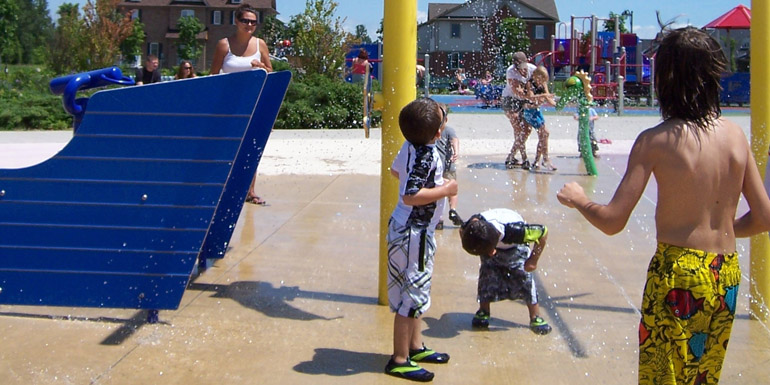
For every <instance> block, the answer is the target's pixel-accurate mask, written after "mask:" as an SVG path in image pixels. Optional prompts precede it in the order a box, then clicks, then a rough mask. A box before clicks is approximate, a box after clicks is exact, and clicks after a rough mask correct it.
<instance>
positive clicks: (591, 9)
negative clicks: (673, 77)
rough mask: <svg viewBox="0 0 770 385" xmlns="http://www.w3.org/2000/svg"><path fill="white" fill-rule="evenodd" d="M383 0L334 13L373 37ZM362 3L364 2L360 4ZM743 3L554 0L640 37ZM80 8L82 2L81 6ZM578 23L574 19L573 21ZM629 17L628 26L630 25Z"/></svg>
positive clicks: (288, 2)
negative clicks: (622, 17) (611, 18)
mask: <svg viewBox="0 0 770 385" xmlns="http://www.w3.org/2000/svg"><path fill="white" fill-rule="evenodd" d="M385 1H386V0H381V1H380V0H336V2H337V4H338V5H337V13H336V16H339V17H340V18H344V19H346V20H345V23H344V28H345V29H346V30H348V31H350V32H354V31H355V28H356V25H359V24H363V25H364V26H365V27H366V29H367V31H368V33H369V36H371V37H373V38H375V37H376V34H377V33H376V32H377V29H378V28H379V26H380V20H382V14H383V4H384V2H385ZM64 2H68V3H78V4H85V2H86V1H85V0H48V6H49V9H50V10H51V14H52V17H55V15H54V14H55V13H56V10H57V9H58V8H59V5H61V4H62V3H64ZM432 2H436V3H464V2H465V0H436V1H432ZM428 3H429V0H417V21H419V22H423V21H425V20H426V19H427V16H428ZM305 4H306V1H305V0H276V7H277V8H278V9H277V10H278V12H279V16H278V18H279V19H280V20H282V21H284V22H288V21H289V20H290V19H291V17H292V16H294V15H296V14H299V13H302V12H303V11H304V9H305ZM363 4H365V5H366V6H362V5H363ZM739 4H743V5H745V6H747V7H749V8H750V7H751V2H750V1H748V0H744V1H740V0H676V1H674V0H636V1H630V0H611V1H610V0H556V9H557V10H558V12H559V18H560V19H561V21H562V22H565V23H569V22H570V16H591V15H592V14H594V15H596V16H598V17H605V18H606V17H607V16H608V15H609V13H610V12H615V13H621V12H623V11H624V10H629V11H632V12H633V24H634V32H636V33H637V35H639V37H640V38H642V39H652V38H654V37H655V33H656V32H658V31H659V30H660V28H659V27H658V22H657V20H656V18H655V11H656V10H659V11H660V13H661V19H662V20H663V21H664V22H666V21H669V20H672V19H676V21H677V24H675V26H684V25H688V24H689V25H693V26H696V27H702V26H703V25H705V24H707V23H708V22H710V21H712V20H714V19H716V18H717V17H719V16H721V15H722V14H724V13H725V12H727V11H729V10H730V9H732V8H734V7H735V6H737V5H739ZM81 9H82V6H81ZM576 24H577V23H576ZM629 24H630V20H629V23H628V24H627V27H630V25H629ZM578 29H581V27H580V26H578Z"/></svg>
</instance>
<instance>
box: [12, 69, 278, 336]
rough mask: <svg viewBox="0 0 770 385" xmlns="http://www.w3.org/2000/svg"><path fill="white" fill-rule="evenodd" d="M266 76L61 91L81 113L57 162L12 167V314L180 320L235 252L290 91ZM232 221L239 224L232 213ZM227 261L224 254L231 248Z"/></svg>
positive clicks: (64, 81)
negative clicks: (92, 312)
mask: <svg viewBox="0 0 770 385" xmlns="http://www.w3.org/2000/svg"><path fill="white" fill-rule="evenodd" d="M290 77H291V74H290V73H289V72H282V73H273V74H270V75H268V74H267V73H266V72H265V71H263V70H255V71H246V72H239V73H233V74H226V75H216V76H206V77H199V78H194V79H187V80H179V81H173V82H163V83H155V84H151V85H145V86H140V87H125V88H118V89H111V90H103V91H100V92H97V93H95V94H94V95H93V96H92V97H91V98H90V99H74V97H73V95H74V92H76V91H77V89H85V88H91V87H98V86H102V85H105V84H112V83H115V81H116V80H117V81H118V82H117V84H128V82H127V81H125V79H124V78H123V77H122V74H121V73H120V70H119V69H117V68H109V69H105V70H100V71H92V72H88V73H85V74H78V75H73V76H68V77H65V78H59V79H54V81H52V82H51V89H52V90H53V91H54V92H56V93H64V94H65V100H64V102H65V105H66V107H65V109H67V111H73V112H75V113H78V114H80V115H81V118H82V119H80V122H79V126H78V129H77V131H75V133H74V136H73V138H72V140H71V141H70V142H69V143H68V144H67V145H66V146H65V147H64V148H63V149H62V150H61V151H60V152H59V153H58V154H56V155H54V156H53V157H52V158H51V159H48V160H46V161H44V162H43V163H40V164H38V165H35V166H31V167H27V168H22V169H0V255H1V256H2V258H0V303H2V304H18V305H47V306H82V307H110V308H135V309H149V310H150V313H149V316H148V320H149V321H150V322H153V321H156V320H157V311H158V310H159V309H176V308H177V307H178V306H179V303H180V301H181V298H182V294H183V293H184V290H185V287H186V286H187V283H188V282H189V280H190V276H191V274H192V273H193V271H194V268H195V264H196V261H197V260H198V258H199V257H200V256H202V255H205V253H203V252H202V249H203V246H204V244H205V245H211V246H212V247H214V248H216V247H220V248H222V247H223V246H224V247H226V242H227V241H229V239H230V235H232V229H231V228H230V229H229V231H226V229H223V227H225V228H226V227H227V226H228V224H230V223H232V225H234V224H235V220H237V216H238V213H240V209H241V207H242V205H243V200H244V197H245V195H246V190H247V189H248V185H249V183H250V180H251V178H252V176H253V175H254V173H255V172H256V168H257V165H258V163H259V159H260V157H261V153H262V149H264V147H265V144H266V142H267V139H268V136H269V135H270V128H271V127H272V124H273V121H274V119H275V116H276V114H277V110H278V108H279V107H280V105H281V101H282V100H283V95H284V94H285V92H286V86H287V85H288V81H289V79H290ZM229 213H234V214H231V215H227V214H229ZM222 250H223V249H222Z"/></svg>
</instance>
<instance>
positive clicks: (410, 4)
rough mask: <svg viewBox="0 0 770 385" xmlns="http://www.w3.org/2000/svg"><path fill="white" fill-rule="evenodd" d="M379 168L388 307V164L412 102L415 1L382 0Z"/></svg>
mask: <svg viewBox="0 0 770 385" xmlns="http://www.w3.org/2000/svg"><path fill="white" fill-rule="evenodd" d="M383 1H384V3H385V12H384V19H383V25H382V27H383V31H382V41H383V55H382V68H383V74H382V95H383V97H384V100H385V105H384V108H383V111H382V165H381V166H380V167H381V177H380V272H379V290H378V299H379V303H380V304H381V305H387V304H388V287H387V278H388V277H387V274H388V242H387V239H386V238H387V234H388V219H389V218H390V214H391V212H392V211H393V208H395V207H396V203H397V202H398V180H396V178H394V177H392V176H391V175H390V164H391V163H392V162H393V158H395V157H396V153H397V152H398V150H399V149H400V148H401V144H403V142H404V136H403V135H401V130H400V128H399V126H398V114H399V112H401V108H403V107H404V106H405V105H407V104H408V103H409V102H411V101H412V100H414V99H415V95H416V92H417V91H416V88H415V81H416V77H415V68H416V66H417V0H383Z"/></svg>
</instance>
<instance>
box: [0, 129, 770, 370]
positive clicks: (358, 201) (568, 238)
mask: <svg viewBox="0 0 770 385" xmlns="http://www.w3.org/2000/svg"><path fill="white" fill-rule="evenodd" d="M453 118H454V117H453ZM468 119H470V120H469V123H468V124H467V125H465V123H463V122H464V121H463V119H457V120H456V123H457V125H458V126H459V132H458V134H459V135H461V138H462V137H463V135H464V137H465V138H469V140H466V141H465V142H463V143H464V145H465V146H466V148H467V149H468V150H469V151H467V155H465V156H463V157H461V159H460V161H459V163H458V166H459V167H458V183H459V184H460V186H461V190H460V195H459V206H458V211H459V213H460V215H461V216H463V217H467V216H469V215H471V214H473V213H476V212H479V211H481V210H485V209H487V208H492V207H508V208H513V209H515V210H517V211H519V212H520V213H521V214H522V215H523V216H524V218H525V219H526V220H528V221H531V222H538V223H544V224H547V225H548V226H549V229H550V235H549V240H548V246H547V248H546V250H545V252H544V254H543V256H542V257H541V259H540V264H539V266H538V270H537V272H536V274H537V282H538V289H539V295H540V299H541V302H540V304H541V308H542V313H543V316H544V318H545V319H546V321H548V322H549V323H550V324H551V325H552V326H553V332H552V333H551V334H549V335H546V336H539V335H535V334H533V333H532V332H531V331H530V330H529V329H528V320H527V310H526V307H525V306H524V304H522V303H520V302H510V301H506V302H499V303H494V304H492V318H491V320H490V324H491V326H490V329H489V330H488V331H474V330H473V329H472V328H471V319H472V317H473V314H474V312H475V311H476V309H477V303H476V301H475V297H476V279H477V277H478V259H477V258H475V257H472V256H470V255H468V254H466V253H465V252H464V251H463V250H462V248H461V247H460V240H459V235H458V233H457V231H456V228H455V227H452V226H451V225H449V224H447V226H446V227H445V229H444V230H442V231H438V232H437V237H436V240H437V245H438V251H437V254H436V265H435V266H436V267H435V274H434V280H433V292H432V298H433V306H432V307H431V308H430V310H429V311H428V312H427V313H426V314H425V316H424V317H423V321H424V323H423V336H424V340H425V343H426V344H427V345H428V346H430V347H432V348H434V349H437V350H439V351H445V352H447V353H449V354H450V355H451V356H452V358H451V360H450V362H449V363H448V364H446V365H435V364H425V366H426V367H427V368H428V369H429V370H432V371H435V372H436V379H435V380H434V382H435V383H438V384H468V383H471V384H477V383H495V384H498V383H515V384H537V383H543V384H632V383H635V382H636V365H637V335H638V328H637V325H638V321H639V310H638V307H639V305H640V303H641V291H642V288H643V284H644V275H645V271H646V268H647V264H648V262H649V259H650V257H651V256H652V254H653V252H654V247H655V229H654V202H655V186H654V181H653V182H651V185H650V186H648V189H647V191H646V192H645V194H644V196H643V198H642V199H641V200H640V202H639V204H638V206H637V207H636V209H635V211H634V213H633V216H632V217H631V219H630V220H629V223H628V226H627V227H626V229H625V230H624V231H623V232H621V233H620V234H618V235H615V236H612V237H609V236H606V235H604V234H602V233H601V232H600V231H598V230H596V229H595V228H593V227H592V226H590V225H589V224H588V223H587V222H586V221H585V220H583V219H582V217H580V216H579V214H578V213H577V212H576V211H574V210H568V209H566V208H563V207H562V206H561V205H559V204H558V202H557V200H556V195H555V193H556V191H557V190H558V189H559V188H560V187H561V186H562V184H563V183H565V182H567V181H572V180H576V181H578V182H580V183H581V184H582V185H583V186H584V187H585V188H586V190H588V191H591V192H592V195H593V197H594V199H596V200H598V201H607V200H609V199H610V198H611V195H612V193H613V192H614V189H615V187H616V186H617V184H618V182H619V180H620V178H621V176H622V174H623V171H624V169H625V163H626V160H627V156H626V155H625V154H623V153H622V151H619V153H611V152H610V153H608V154H605V155H603V156H602V158H601V159H600V160H599V161H598V162H597V166H598V170H599V177H589V176H584V175H582V174H583V172H584V171H583V169H582V166H581V165H580V160H579V159H578V158H576V157H575V156H574V154H572V153H569V152H566V151H565V152H563V153H554V164H555V165H556V166H557V167H558V168H559V170H558V171H557V172H556V173H554V174H546V173H531V172H527V171H523V170H506V169H505V168H504V167H503V163H502V162H503V160H504V156H500V155H499V154H498V153H496V152H495V151H489V152H490V153H486V154H485V153H484V152H485V151H484V150H483V148H485V147H481V148H482V150H471V147H473V146H474V144H473V143H474V142H473V141H472V140H470V138H471V137H472V136H477V137H478V138H477V139H478V140H484V135H482V133H475V134H476V135H473V134H474V132H472V131H470V129H469V128H468V127H470V125H471V123H473V122H475V120H472V119H471V118H468ZM473 124H476V123H473ZM282 135H285V134H282ZM554 136H557V135H556V134H554ZM570 137H571V135H570ZM280 138H281V135H278V136H277V137H276V140H279V139H280ZM557 139H558V137H557ZM271 140H273V139H271ZM565 140H566V139H565ZM617 140H625V139H624V138H617V139H616V141H617ZM318 143H325V142H322V141H321V142H318ZM506 143H507V144H506V146H509V145H510V142H507V141H506ZM275 145H276V146H277V145H278V143H277V142H276V144H275ZM319 145H320V144H319ZM324 145H325V144H324ZM269 146H270V144H269ZM530 148H532V149H534V146H532V147H530ZM608 152H609V151H608ZM268 153H269V151H268V152H266V155H265V156H266V157H267V156H268V155H269V154H268ZM373 157H375V156H373ZM257 191H258V192H259V193H260V195H262V196H263V197H265V199H266V200H268V202H269V203H270V205H269V206H267V207H262V206H254V205H247V206H246V207H245V208H244V210H243V212H242V215H241V218H240V221H239V223H238V225H237V228H236V232H235V235H234V239H233V242H232V244H231V249H230V250H229V251H228V253H227V254H226V256H225V258H224V259H222V260H218V261H216V262H214V263H213V265H212V266H211V267H210V268H208V269H207V270H205V271H201V272H199V274H196V275H195V276H194V277H193V279H192V281H191V283H190V285H189V287H188V289H187V291H186V292H185V295H184V297H183V299H182V303H181V305H180V307H179V309H178V310H175V311H161V312H160V322H159V323H156V324H147V323H146V322H145V317H146V313H145V312H144V311H135V310H125V309H87V308H55V307H28V306H0V383H3V384H70V383H71V384H88V383H94V384H138V383H143V384H185V385H193V384H222V383H227V384H303V383H305V384H341V383H343V384H405V383H407V381H405V380H400V379H395V378H392V377H389V376H386V375H384V374H382V371H383V367H384V365H385V363H386V362H387V360H388V356H389V354H390V353H391V350H392V342H391V341H392V339H391V338H392V325H393V316H392V314H391V313H390V312H389V310H388V308H387V306H381V305H378V298H377V287H378V286H377V277H378V258H379V255H378V254H379V249H378V236H379V177H378V176H376V175H367V174H365V173H326V172H324V173H320V174H319V175H299V174H274V173H271V172H270V171H269V170H264V173H262V171H261V173H260V175H259V177H258V178H257ZM738 251H739V252H740V253H741V267H742V269H743V276H744V279H743V281H742V285H741V286H742V287H741V291H740V294H739V298H738V305H737V319H736V321H735V325H734V329H733V333H732V338H731V342H730V347H729V349H728V353H727V357H726V360H725V366H724V369H723V371H722V381H721V383H722V384H759V383H766V382H767V379H768V378H770V331H769V330H768V328H767V326H766V325H763V324H762V323H760V322H758V321H756V320H751V319H750V317H749V314H748V302H749V298H748V287H749V285H748V283H749V282H748V279H749V277H748V274H749V262H750V261H749V251H748V241H747V240H741V241H740V242H739V244H738ZM62 290H66V288H62Z"/></svg>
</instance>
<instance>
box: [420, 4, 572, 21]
mask: <svg viewBox="0 0 770 385" xmlns="http://www.w3.org/2000/svg"><path fill="white" fill-rule="evenodd" d="M479 1H495V2H497V3H500V2H505V1H503V0H468V1H466V2H465V3H462V4H457V3H428V20H427V21H428V22H430V21H431V20H433V19H435V18H438V17H441V16H444V15H446V14H448V13H450V12H452V11H454V10H456V9H458V8H460V7H468V6H470V5H471V4H473V3H476V2H479ZM513 1H515V2H517V3H520V4H522V5H525V6H527V7H530V8H532V9H534V10H536V11H539V12H541V13H543V14H544V15H545V16H547V17H549V18H551V19H553V20H554V21H558V20H559V12H558V10H557V9H556V1H554V0H513Z"/></svg>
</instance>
